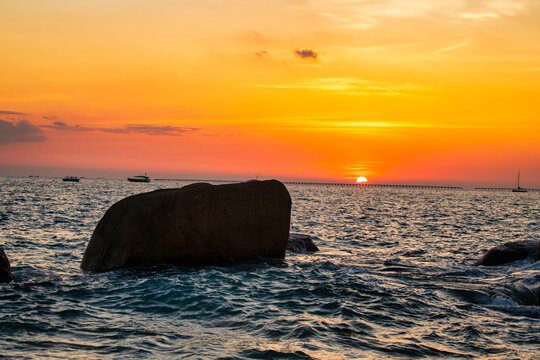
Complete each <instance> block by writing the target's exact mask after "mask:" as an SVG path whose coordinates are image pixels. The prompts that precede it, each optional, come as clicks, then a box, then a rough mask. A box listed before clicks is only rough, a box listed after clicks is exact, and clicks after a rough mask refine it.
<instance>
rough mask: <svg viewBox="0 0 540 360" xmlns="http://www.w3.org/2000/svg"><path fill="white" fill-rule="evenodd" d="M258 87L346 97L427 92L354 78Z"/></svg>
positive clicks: (406, 85)
mask: <svg viewBox="0 0 540 360" xmlns="http://www.w3.org/2000/svg"><path fill="white" fill-rule="evenodd" d="M257 86H258V87H265V88H273V89H305V90H313V91H331V92H340V93H343V94H347V95H363V96H399V95H405V94H406V93H409V92H412V91H421V90H427V88H425V87H422V86H419V85H413V84H397V85H394V84H385V83H380V82H374V81H368V80H364V79H354V78H320V79H310V80H303V81H295V82H292V83H289V84H264V85H257Z"/></svg>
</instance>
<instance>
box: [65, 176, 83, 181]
mask: <svg viewBox="0 0 540 360" xmlns="http://www.w3.org/2000/svg"><path fill="white" fill-rule="evenodd" d="M79 180H80V179H79V178H78V177H76V176H66V177H63V178H62V181H73V182H79Z"/></svg>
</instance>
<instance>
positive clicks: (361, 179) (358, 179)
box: [356, 176, 367, 183]
mask: <svg viewBox="0 0 540 360" xmlns="http://www.w3.org/2000/svg"><path fill="white" fill-rule="evenodd" d="M356 182H357V183H365V182H367V178H366V177H364V176H360V177H359V178H357V179H356Z"/></svg>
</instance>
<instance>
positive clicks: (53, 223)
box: [0, 177, 540, 359]
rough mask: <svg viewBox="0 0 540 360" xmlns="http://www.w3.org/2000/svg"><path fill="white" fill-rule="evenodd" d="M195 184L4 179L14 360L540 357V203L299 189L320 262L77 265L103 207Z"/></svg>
mask: <svg viewBox="0 0 540 360" xmlns="http://www.w3.org/2000/svg"><path fill="white" fill-rule="evenodd" d="M187 184H188V182H182V181H152V182H150V183H129V182H128V181H127V180H121V179H81V181H80V182H79V183H74V182H62V180H61V179H57V178H28V177H26V178H24V177H19V178H17V177H0V246H2V247H3V248H4V250H5V252H6V254H7V255H8V257H9V259H10V261H11V265H12V271H13V276H14V278H15V281H14V282H12V283H9V284H0V358H7V359H56V358H61V359H69V358H76V359H80V358H85V359H86V358H92V359H139V358H141V359H147V358H151V359H158V358H159V359H393V358H396V359H398V358H399V359H401V358H403V359H414V358H452V359H453V358H456V359H458V358H474V359H476V358H486V359H538V358H540V306H531V305H524V304H523V302H522V301H520V300H519V297H518V296H516V294H517V293H519V292H523V291H529V290H530V289H533V288H534V287H535V286H536V287H537V286H538V285H539V283H540V262H537V263H534V262H533V259H532V258H528V259H525V260H520V261H516V262H513V263H510V264H507V265H501V266H493V267H483V266H479V267H475V266H472V263H473V262H474V261H475V260H477V259H478V258H479V257H480V256H481V255H482V254H483V253H484V252H485V251H486V250H487V249H489V248H491V247H493V246H496V245H500V244H502V243H504V242H506V241H514V240H537V241H538V240H540V201H539V200H540V192H528V193H512V192H510V191H480V190H441V189H407V188H376V187H354V186H317V185H287V188H288V190H289V192H290V194H291V197H292V217H291V232H297V233H302V234H308V235H310V236H311V237H312V238H313V240H314V242H315V244H316V245H317V246H318V247H319V248H320V251H319V252H316V253H287V256H286V259H285V261H284V262H277V263H276V262H273V263H271V264H266V263H262V264H247V265H238V266H232V267H205V268H193V269H189V268H188V269H186V268H176V267H173V266H156V267H149V268H139V269H127V270H119V271H111V272H103V273H94V272H87V271H82V270H81V269H80V268H79V265H80V262H81V258H82V255H83V252H84V250H85V247H86V245H87V243H88V241H89V239H90V237H91V235H92V232H93V230H94V228H95V226H96V224H97V223H98V221H99V220H100V218H101V217H102V216H103V214H104V213H105V211H106V210H107V209H108V208H109V207H110V206H111V205H112V204H113V203H115V202H116V201H118V200H120V199H122V198H124V197H126V196H129V195H132V194H137V193H141V192H147V191H152V190H154V189H161V188H177V187H182V186H184V185H187Z"/></svg>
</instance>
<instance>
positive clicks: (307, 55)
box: [294, 49, 319, 59]
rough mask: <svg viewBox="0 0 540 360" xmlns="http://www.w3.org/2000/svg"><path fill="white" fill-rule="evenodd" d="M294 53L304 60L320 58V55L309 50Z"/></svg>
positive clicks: (298, 50)
mask: <svg viewBox="0 0 540 360" xmlns="http://www.w3.org/2000/svg"><path fill="white" fill-rule="evenodd" d="M294 53H295V55H296V56H299V57H301V58H302V59H317V58H318V57H319V55H318V54H317V53H316V52H315V51H313V50H308V49H304V50H300V49H296V50H295V51H294Z"/></svg>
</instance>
